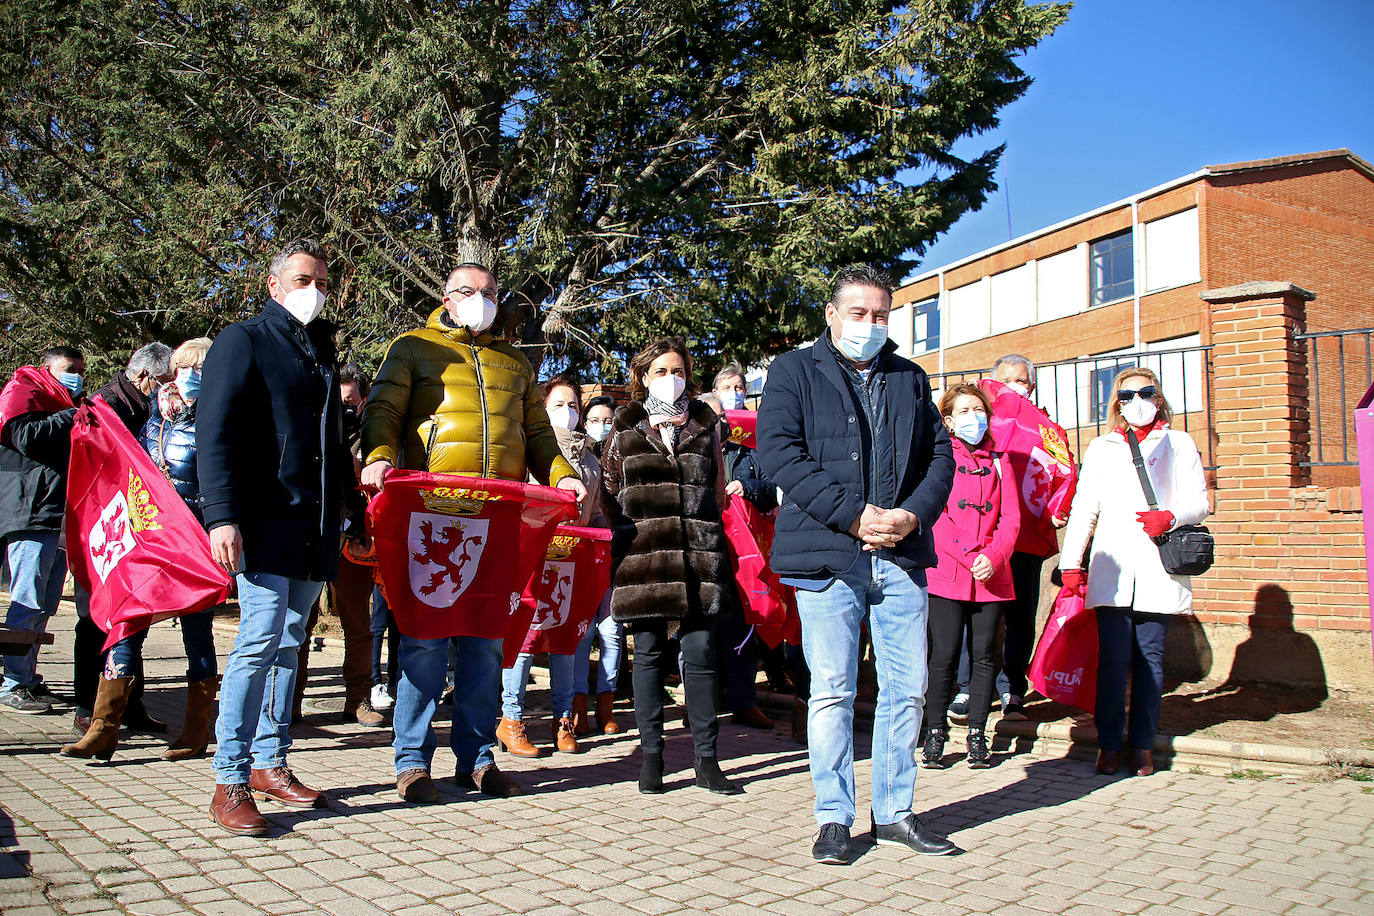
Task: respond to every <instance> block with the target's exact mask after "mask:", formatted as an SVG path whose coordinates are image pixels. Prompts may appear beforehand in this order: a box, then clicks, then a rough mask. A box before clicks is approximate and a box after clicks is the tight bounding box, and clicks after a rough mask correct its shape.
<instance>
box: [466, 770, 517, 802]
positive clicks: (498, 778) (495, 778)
mask: <svg viewBox="0 0 1374 916" xmlns="http://www.w3.org/2000/svg"><path fill="white" fill-rule="evenodd" d="M453 781H454V782H455V783H457V784H458V785H459V786H461V787H463V788H464V789H471V790H473V791H475V792H481V793H482V794H483V795H490V796H491V797H492V798H514V797H515V796H517V795H524V794H525V790H524V789H522V788H520V783H518V782H516V781H515V780H514V779H511V778H510V777H509V776H507V775H506V774H505V773H502V772H501V771H500V769H498V768H497V766H496V764H494V763H491V764H487V765H486V766H484V767H478V768H477V769H475V770H473V771H472V773H470V774H469V773H455V774H453Z"/></svg>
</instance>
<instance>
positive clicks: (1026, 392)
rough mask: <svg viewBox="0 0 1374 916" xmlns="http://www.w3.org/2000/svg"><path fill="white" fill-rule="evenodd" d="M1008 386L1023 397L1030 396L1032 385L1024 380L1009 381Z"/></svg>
mask: <svg viewBox="0 0 1374 916" xmlns="http://www.w3.org/2000/svg"><path fill="white" fill-rule="evenodd" d="M1007 387H1008V388H1010V389H1011V390H1012V391H1015V392H1016V393H1017V394H1019V395H1021V397H1023V398H1028V397H1030V386H1029V385H1027V384H1025V383H1024V382H1007Z"/></svg>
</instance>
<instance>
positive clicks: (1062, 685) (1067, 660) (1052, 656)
mask: <svg viewBox="0 0 1374 916" xmlns="http://www.w3.org/2000/svg"><path fill="white" fill-rule="evenodd" d="M1028 677H1029V679H1030V682H1031V686H1033V687H1034V688H1035V689H1036V690H1038V691H1040V693H1041V694H1042V695H1043V696H1046V697H1049V698H1050V699H1051V700H1054V701H1055V702H1057V703H1064V704H1066V705H1068V706H1076V707H1078V708H1079V709H1081V710H1084V711H1085V712H1092V711H1093V709H1094V707H1095V706H1096V705H1097V614H1096V613H1094V612H1093V611H1092V610H1090V609H1088V608H1086V607H1084V606H1083V599H1082V598H1080V597H1078V596H1077V595H1075V594H1074V593H1073V592H1072V591H1070V590H1069V589H1067V588H1064V589H1060V591H1059V597H1058V598H1056V599H1055V600H1054V610H1053V611H1051V612H1050V619H1049V620H1048V621H1047V622H1046V623H1045V632H1044V634H1043V635H1041V637H1040V644H1039V645H1037V646H1036V647H1035V657H1034V658H1032V659H1031V664H1030V671H1029V673H1028Z"/></svg>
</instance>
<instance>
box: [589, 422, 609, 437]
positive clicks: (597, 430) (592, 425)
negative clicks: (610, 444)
mask: <svg viewBox="0 0 1374 916" xmlns="http://www.w3.org/2000/svg"><path fill="white" fill-rule="evenodd" d="M610 434H611V421H610V420H607V421H605V422H604V423H603V422H599V421H595V420H592V421H588V423H587V438H588V439H591V440H592V441H593V442H604V441H606V438H607V437H608V436H610Z"/></svg>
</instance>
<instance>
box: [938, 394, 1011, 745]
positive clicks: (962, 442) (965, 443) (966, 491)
mask: <svg viewBox="0 0 1374 916" xmlns="http://www.w3.org/2000/svg"><path fill="white" fill-rule="evenodd" d="M940 415H941V416H942V417H944V421H945V426H946V427H948V429H949V431H950V433H951V438H952V440H953V444H954V489H953V490H952V491H951V492H950V494H949V502H948V503H946V505H945V510H944V511H943V512H942V513H940V518H939V520H938V521H936V523H935V528H934V534H935V554H936V557H937V558H938V560H939V563H938V565H937V566H936V567H935V568H934V569H931V570H927V572H926V580H927V583H928V587H929V591H930V612H929V618H928V620H929V632H930V686H929V687H928V688H927V689H926V711H927V715H928V716H929V717H930V718H928V720H927V722H928V728H927V730H926V739H925V747H924V749H923V750H922V752H921V766H923V767H930V768H937V769H938V768H943V767H944V766H945V762H944V751H945V741H947V740H948V739H949V726H948V724H947V723H946V720H945V710H946V709H948V708H949V701H950V697H951V695H952V694H953V692H954V679H955V675H956V674H957V673H958V668H959V649H960V645H959V642H960V639H961V637H962V635H963V633H964V627H965V625H966V624H967V625H968V630H969V633H970V646H969V659H970V661H971V662H972V666H973V667H972V675H971V677H970V680H969V694H970V699H969V717H968V765H969V766H970V767H973V768H976V769H981V768H984V767H987V766H990V765H991V762H992V758H991V755H990V754H989V753H988V742H987V738H986V736H985V735H984V732H983V730H984V728H985V726H986V725H987V721H988V706H989V704H990V701H991V699H992V691H993V678H994V677H995V676H996V674H997V668H996V665H995V664H994V662H993V649H994V647H995V643H996V641H997V625H998V623H999V622H1000V620H1001V616H1002V605H1003V603H1004V602H1007V601H1010V600H1012V597H1013V592H1012V581H1011V567H1010V565H1009V561H1010V559H1011V554H1012V550H1013V549H1014V548H1015V547H1016V536H1017V535H1018V534H1019V533H1020V530H1021V504H1020V502H1019V500H1018V499H1017V494H1016V488H1015V486H1014V485H1008V483H1009V482H1011V481H1013V480H1015V478H1014V477H1013V476H1012V470H1011V462H1010V461H1009V460H1008V459H1007V456H1006V455H1004V454H1001V453H1000V452H994V451H993V450H992V437H991V436H990V435H988V418H989V417H990V416H991V415H992V404H991V403H990V402H989V401H988V397H987V395H985V394H983V392H982V391H981V390H980V389H979V388H978V387H977V386H975V385H954V386H952V387H951V388H950V389H949V390H948V391H946V392H945V393H944V396H943V397H941V398H940ZM1004 481H1006V482H1008V483H1004ZM936 717H938V722H937V721H936Z"/></svg>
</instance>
